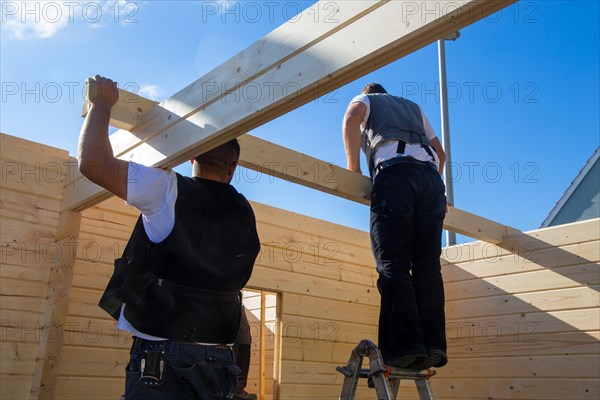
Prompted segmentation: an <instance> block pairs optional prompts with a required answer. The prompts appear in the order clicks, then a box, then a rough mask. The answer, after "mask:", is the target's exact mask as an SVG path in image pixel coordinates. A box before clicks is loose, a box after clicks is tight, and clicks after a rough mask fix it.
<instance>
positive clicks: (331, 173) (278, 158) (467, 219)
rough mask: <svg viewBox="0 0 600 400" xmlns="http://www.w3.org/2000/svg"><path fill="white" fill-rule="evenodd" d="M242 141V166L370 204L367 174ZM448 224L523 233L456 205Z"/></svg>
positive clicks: (87, 188)
mask: <svg viewBox="0 0 600 400" xmlns="http://www.w3.org/2000/svg"><path fill="white" fill-rule="evenodd" d="M120 96H121V97H126V96H128V93H127V92H125V91H121V93H120ZM141 100H142V101H144V100H145V99H141ZM124 107H129V106H125V105H120V104H117V105H115V107H114V108H113V111H116V112H113V113H112V115H111V120H110V123H111V125H113V126H114V125H117V124H124V123H126V121H118V120H117V119H118V118H121V116H123V115H127V114H126V113H125V112H122V111H121V110H120V109H121V108H124ZM238 140H239V142H240V146H241V148H242V151H241V154H240V165H242V166H243V167H246V168H249V169H251V170H254V171H258V172H260V173H264V174H267V175H270V176H274V177H277V178H281V179H283V180H286V181H289V182H293V183H296V184H299V185H302V186H306V187H309V188H311V189H316V190H319V191H322V192H325V193H329V194H333V195H335V196H338V197H342V198H345V199H348V200H352V201H355V202H357V203H360V204H365V205H368V204H370V197H369V195H370V193H371V187H372V185H371V180H370V179H369V178H368V177H366V176H364V175H361V174H357V173H354V172H351V171H348V170H347V169H345V168H340V167H338V166H336V165H334V164H331V163H328V162H325V161H322V160H319V159H317V158H314V157H311V156H308V155H306V154H302V153H299V152H297V151H294V150H291V149H288V148H285V147H283V146H279V145H277V144H275V143H271V142H268V141H266V140H263V139H260V138H257V137H254V136H251V135H248V134H246V135H242V136H240V137H238ZM79 184H80V186H79V190H82V189H83V192H84V193H90V192H94V191H96V190H97V188H98V186H96V185H95V184H93V183H91V182H90V181H88V180H85V179H80V180H79ZM102 193H103V195H104V192H103V191H102ZM444 227H445V228H446V229H448V230H452V231H454V232H457V233H461V234H464V235H467V236H470V237H473V238H475V239H479V240H483V241H486V242H490V243H500V242H502V240H503V239H504V238H505V237H506V236H507V235H510V234H514V233H518V232H519V231H518V230H516V229H513V228H510V227H507V226H504V225H502V224H499V223H497V222H494V221H491V220H488V219H486V218H482V217H479V216H477V215H475V214H471V213H468V212H466V211H462V210H459V209H456V208H450V211H449V213H448V215H447V216H446V220H445V223H444Z"/></svg>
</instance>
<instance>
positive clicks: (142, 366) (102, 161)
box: [79, 75, 260, 399]
mask: <svg viewBox="0 0 600 400" xmlns="http://www.w3.org/2000/svg"><path fill="white" fill-rule="evenodd" d="M88 84H89V85H90V87H92V86H93V89H95V90H94V91H95V92H96V93H97V96H94V97H92V98H91V99H90V101H91V107H90V110H89V112H88V114H87V116H86V119H85V122H84V124H83V127H82V129H81V135H80V143H79V168H80V171H81V172H82V174H83V175H84V176H86V177H87V178H88V179H90V180H91V181H92V182H94V183H96V184H98V185H100V186H102V187H103V188H105V189H106V190H108V191H110V192H111V193H113V194H115V195H116V196H118V197H120V198H122V199H124V200H127V201H128V203H129V204H130V205H133V206H135V207H136V208H138V210H140V211H141V212H142V216H140V218H139V219H138V222H137V224H136V226H135V228H134V230H133V233H132V235H131V238H130V240H129V243H128V244H127V247H126V249H125V251H124V253H123V257H121V258H119V259H117V260H116V261H115V272H114V274H113V276H112V278H111V280H110V282H109V284H108V287H107V289H106V291H105V292H104V295H103V296H102V299H101V300H100V306H101V307H102V308H103V309H104V310H106V311H108V313H109V314H110V315H112V316H113V317H114V318H117V319H118V320H119V328H120V329H121V324H123V329H125V330H127V331H130V332H132V333H133V334H134V336H135V340H134V343H133V346H132V349H131V356H130V361H129V363H128V365H127V367H126V379H125V399H133V398H135V399H142V398H144V399H158V398H160V399H166V398H168V399H194V398H195V399H205V398H215V399H216V398H219V399H231V398H233V396H234V395H235V393H236V392H237V375H238V374H239V368H238V367H237V366H236V365H235V360H234V356H233V351H232V348H231V347H230V346H229V344H231V343H233V342H234V339H235V337H236V334H237V331H238V326H239V322H240V317H241V294H240V291H241V289H242V288H243V287H244V285H245V284H246V283H247V282H248V279H249V278H250V275H251V273H252V268H253V265H254V261H255V259H256V257H257V255H258V252H259V250H260V244H259V239H258V234H257V231H256V222H255V218H254V213H253V211H252V208H251V206H250V204H249V203H248V201H247V200H246V199H245V198H244V197H243V196H242V195H241V194H239V193H238V192H237V191H236V190H235V189H234V188H233V186H231V185H230V184H229V183H230V181H231V178H232V176H233V173H234V171H235V169H236V167H237V163H238V158H239V153H240V148H239V144H238V143H237V140H235V139H234V140H232V141H230V142H228V143H225V144H224V145H222V146H219V147H217V148H216V149H213V150H211V151H209V152H207V153H205V154H202V155H201V156H198V157H196V158H195V159H194V160H193V166H194V172H193V177H192V178H186V177H183V176H181V175H179V174H175V173H173V172H167V171H163V170H160V169H156V168H150V167H145V166H142V165H139V164H134V163H129V162H126V161H124V160H120V159H117V158H115V157H114V155H113V152H112V148H111V144H110V141H109V139H108V124H109V120H110V113H111V109H112V107H113V106H114V105H115V103H116V102H117V100H118V91H117V88H116V83H115V82H113V81H111V80H110V79H107V78H103V77H101V76H99V75H96V76H95V77H94V78H93V79H90V80H88ZM90 89H92V88H90ZM90 92H92V90H90ZM135 168H137V169H138V170H137V174H132V173H131V172H132V169H134V170H133V172H136V171H135ZM88 172H89V173H88ZM132 175H133V178H134V179H135V181H134V180H128V178H129V177H132ZM136 181H137V183H136Z"/></svg>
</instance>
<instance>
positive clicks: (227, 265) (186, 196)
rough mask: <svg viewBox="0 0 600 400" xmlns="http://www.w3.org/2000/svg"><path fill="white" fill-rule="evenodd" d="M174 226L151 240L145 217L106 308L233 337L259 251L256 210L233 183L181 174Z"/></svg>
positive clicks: (164, 333)
mask: <svg viewBox="0 0 600 400" xmlns="http://www.w3.org/2000/svg"><path fill="white" fill-rule="evenodd" d="M177 190H178V194H177V201H176V203H175V225H174V226H173V230H172V231H171V233H170V234H169V235H168V236H167V238H166V239H164V240H163V241H162V242H160V243H152V241H150V239H149V238H148V236H147V235H146V231H145V230H144V226H143V224H142V220H141V216H140V218H139V219H138V222H137V224H136V226H135V228H134V230H133V233H132V235H131V238H130V239H129V242H128V244H127V247H126V248H125V252H124V253H123V257H121V258H119V259H117V260H115V272H114V274H113V276H112V278H111V280H110V282H109V284H108V287H107V288H106V291H105V292H104V295H103V296H102V299H101V300H100V307H102V308H103V309H104V310H106V311H107V312H108V313H109V314H111V315H112V316H113V317H114V318H115V319H118V317H119V313H120V309H121V305H122V304H123V303H125V304H126V307H125V318H127V320H128V321H129V322H130V323H131V324H132V325H133V327H134V328H135V329H137V330H138V331H140V332H143V333H145V334H149V335H152V336H159V337H164V338H168V339H175V340H182V341H195V342H205V343H233V341H234V339H235V336H236V333H237V330H238V326H239V322H240V317H241V295H240V290H241V289H242V288H243V287H244V286H245V285H246V283H247V282H248V280H249V279H250V275H251V273H252V268H253V266H254V261H255V259H256V256H257V255H258V252H259V250H260V243H259V239H258V234H257V231H256V221H255V218H254V213H253V211H252V208H251V206H250V204H249V203H248V201H247V200H246V199H245V198H244V196H242V195H241V194H240V193H238V192H237V191H236V190H235V189H234V188H233V186H231V185H229V184H226V183H221V182H215V181H211V180H206V179H202V178H186V177H183V176H181V175H179V174H178V175H177Z"/></svg>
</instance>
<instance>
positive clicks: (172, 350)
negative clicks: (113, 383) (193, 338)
mask: <svg viewBox="0 0 600 400" xmlns="http://www.w3.org/2000/svg"><path fill="white" fill-rule="evenodd" d="M160 346H164V351H165V359H166V363H165V367H164V382H163V383H162V384H161V385H158V386H154V387H153V386H144V385H142V384H141V383H140V376H141V363H142V359H143V358H144V354H145V352H147V351H149V350H150V351H153V350H156V348H157V347H159V348H160ZM239 371H240V370H239V368H238V367H237V366H236V365H235V360H234V356H233V350H232V349H230V348H219V347H216V346H200V345H194V344H186V343H182V342H178V341H174V340H168V341H162V342H154V341H150V340H143V339H139V338H136V339H135V341H134V343H133V346H132V348H131V358H130V361H129V364H128V365H127V368H126V374H125V375H126V378H125V399H126V400H133V399H144V400H165V399H169V400H171V399H173V400H179V399H181V400H183V399H185V400H188V399H198V400H216V399H219V400H221V399H229V400H230V399H233V398H234V396H235V393H236V391H237V376H238V374H239Z"/></svg>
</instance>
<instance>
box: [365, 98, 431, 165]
mask: <svg viewBox="0 0 600 400" xmlns="http://www.w3.org/2000/svg"><path fill="white" fill-rule="evenodd" d="M367 96H369V102H370V114H369V119H368V120H367V124H366V125H365V129H364V130H363V131H362V149H363V151H364V152H365V156H366V157H367V165H368V166H369V172H370V174H371V176H373V172H374V171H373V167H374V166H373V160H372V158H373V153H374V151H375V148H376V147H377V146H378V145H379V144H380V143H382V142H384V141H386V140H402V141H403V142H405V143H409V144H421V145H427V146H431V141H430V140H429V139H427V136H426V135H425V126H424V125H423V115H422V114H421V109H420V108H419V106H418V105H417V104H416V103H414V102H412V101H410V100H407V99H405V98H403V97H398V96H391V95H389V94H368V95H367Z"/></svg>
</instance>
